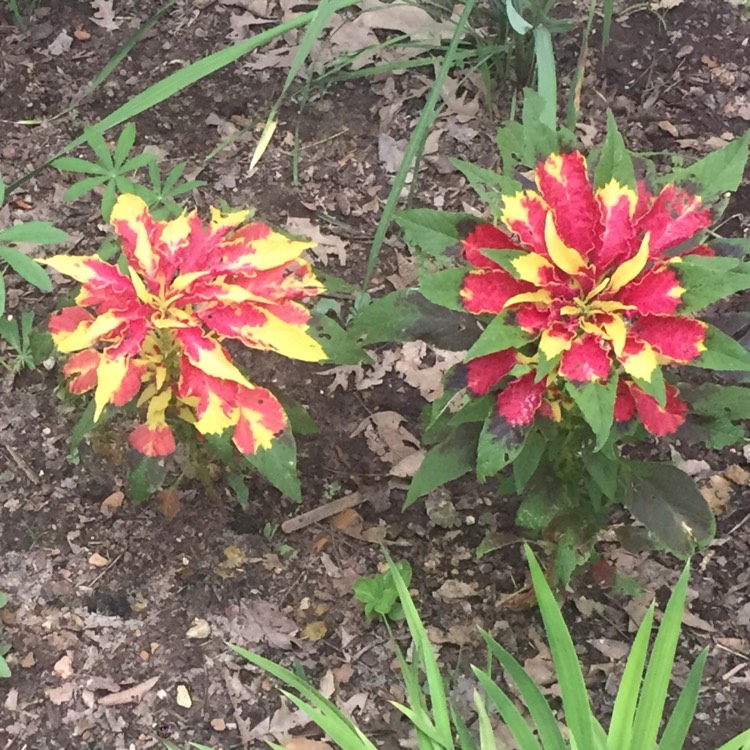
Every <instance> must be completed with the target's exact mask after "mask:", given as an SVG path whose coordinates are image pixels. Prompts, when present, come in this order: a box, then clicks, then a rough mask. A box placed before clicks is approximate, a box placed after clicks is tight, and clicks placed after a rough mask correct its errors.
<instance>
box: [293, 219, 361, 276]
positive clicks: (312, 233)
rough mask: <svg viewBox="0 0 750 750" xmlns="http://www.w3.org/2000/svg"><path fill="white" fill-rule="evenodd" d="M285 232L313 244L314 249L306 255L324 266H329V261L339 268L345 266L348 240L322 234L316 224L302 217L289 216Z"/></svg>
mask: <svg viewBox="0 0 750 750" xmlns="http://www.w3.org/2000/svg"><path fill="white" fill-rule="evenodd" d="M286 230H287V231H288V232H290V233H291V234H297V235H300V236H302V237H304V238H306V239H309V240H310V241H311V242H314V243H315V247H313V248H310V250H307V253H309V254H310V255H312V256H313V257H314V258H315V259H316V260H318V261H319V262H320V263H322V264H323V265H324V266H327V265H329V264H330V263H331V260H336V261H337V263H338V264H339V265H340V266H345V265H346V261H347V257H348V256H347V245H348V244H349V242H348V240H345V239H343V238H342V237H338V236H337V235H335V234H328V233H325V232H322V231H321V230H320V227H319V226H318V225H317V224H315V223H314V222H312V221H311V220H310V219H306V218H304V217H302V216H289V217H288V218H287V220H286Z"/></svg>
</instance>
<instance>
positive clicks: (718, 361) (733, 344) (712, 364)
mask: <svg viewBox="0 0 750 750" xmlns="http://www.w3.org/2000/svg"><path fill="white" fill-rule="evenodd" d="M704 343H705V346H706V351H705V352H703V353H702V354H701V355H700V356H699V357H698V358H697V359H693V360H691V361H690V366H691V367H702V368H704V369H707V370H724V371H729V372H750V352H748V350H747V349H745V347H744V346H742V344H740V343H739V342H737V341H735V340H734V339H733V338H732V337H731V336H727V335H726V334H725V333H722V331H720V330H719V329H718V328H716V327H715V326H712V325H709V326H708V329H707V331H706V339H705V342H704Z"/></svg>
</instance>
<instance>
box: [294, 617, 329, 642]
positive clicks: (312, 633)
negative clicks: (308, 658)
mask: <svg viewBox="0 0 750 750" xmlns="http://www.w3.org/2000/svg"><path fill="white" fill-rule="evenodd" d="M327 633H328V625H326V624H325V622H323V620H314V621H313V622H311V623H309V624H308V625H306V626H305V628H304V629H303V631H302V632H301V633H300V638H304V639H305V640H306V641H313V642H315V641H320V640H322V639H323V638H325V637H326V634H327Z"/></svg>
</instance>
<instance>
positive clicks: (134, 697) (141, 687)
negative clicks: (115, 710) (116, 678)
mask: <svg viewBox="0 0 750 750" xmlns="http://www.w3.org/2000/svg"><path fill="white" fill-rule="evenodd" d="M158 681H159V677H158V676H157V677H151V678H150V679H148V680H145V681H144V682H139V683H138V684H137V685H133V687H129V688H127V689H126V690H120V691H119V692H118V693H110V694H109V695H104V696H102V697H101V698H99V700H98V701H97V703H98V704H99V705H100V706H121V705H123V704H125V703H137V702H138V701H139V700H140V699H141V698H143V696H144V695H146V693H147V692H148V691H149V690H151V688H152V687H153V686H154V685H156V683H157V682H158Z"/></svg>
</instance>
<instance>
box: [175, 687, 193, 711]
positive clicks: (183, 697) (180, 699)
mask: <svg viewBox="0 0 750 750" xmlns="http://www.w3.org/2000/svg"><path fill="white" fill-rule="evenodd" d="M175 702H176V703H177V705H178V706H180V708H191V707H192V705H193V699H192V698H191V697H190V693H189V692H188V689H187V687H185V685H178V686H177V692H176V693H175Z"/></svg>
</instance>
